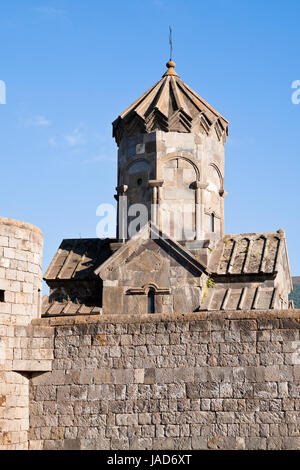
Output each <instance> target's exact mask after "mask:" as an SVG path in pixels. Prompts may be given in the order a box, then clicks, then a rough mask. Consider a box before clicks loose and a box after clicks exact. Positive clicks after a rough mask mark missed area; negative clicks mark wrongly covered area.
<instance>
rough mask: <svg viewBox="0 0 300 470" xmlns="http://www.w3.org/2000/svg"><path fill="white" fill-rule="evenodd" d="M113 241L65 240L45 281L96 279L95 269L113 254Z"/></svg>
mask: <svg viewBox="0 0 300 470" xmlns="http://www.w3.org/2000/svg"><path fill="white" fill-rule="evenodd" d="M113 241H115V240H114V239H109V238H107V239H103V240H101V239H99V238H81V239H65V240H63V241H62V243H61V245H60V247H59V249H58V251H57V252H56V254H55V256H54V258H53V260H52V262H51V264H50V266H49V268H48V270H47V272H46V274H45V276H44V279H45V280H46V281H51V280H66V279H76V280H88V279H95V278H96V275H95V274H94V271H95V269H96V268H98V267H99V266H100V265H101V264H102V263H103V262H104V261H105V260H107V259H108V258H109V257H110V255H111V254H112V251H111V249H110V243H112V242H113Z"/></svg>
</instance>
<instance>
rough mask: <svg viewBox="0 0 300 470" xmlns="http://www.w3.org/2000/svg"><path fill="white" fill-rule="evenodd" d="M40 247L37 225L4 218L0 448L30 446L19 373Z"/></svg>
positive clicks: (25, 385)
mask: <svg viewBox="0 0 300 470" xmlns="http://www.w3.org/2000/svg"><path fill="white" fill-rule="evenodd" d="M42 249H43V236H42V233H41V232H40V230H39V229H38V228H37V227H34V226H33V225H30V224H26V223H24V222H18V221H14V220H10V219H3V218H0V449H26V448H27V447H28V427H29V376H28V374H26V373H23V372H22V373H19V372H17V371H24V370H25V371H26V370H27V368H26V367H24V366H25V364H24V363H23V366H22V364H21V363H20V362H22V361H20V360H21V359H23V357H22V355H24V356H25V355H26V354H27V355H28V357H29V355H30V349H27V348H28V346H29V344H28V343H27V344H26V338H25V337H26V336H27V334H28V331H27V330H26V328H24V327H23V326H22V327H21V325H24V326H26V325H28V324H29V323H30V322H31V320H32V319H33V318H38V316H39V304H40V292H41V282H42ZM22 350H23V351H24V353H23V354H22V353H21V351H22ZM18 361H19V363H18ZM27 365H28V364H27ZM31 365H32V364H31ZM28 370H30V367H29V369H28Z"/></svg>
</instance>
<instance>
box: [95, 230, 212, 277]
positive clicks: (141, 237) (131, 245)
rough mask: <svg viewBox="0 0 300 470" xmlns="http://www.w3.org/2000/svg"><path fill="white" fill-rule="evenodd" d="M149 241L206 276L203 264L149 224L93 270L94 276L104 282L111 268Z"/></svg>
mask: <svg viewBox="0 0 300 470" xmlns="http://www.w3.org/2000/svg"><path fill="white" fill-rule="evenodd" d="M149 239H152V240H153V241H154V242H159V243H160V244H161V245H162V246H163V248H164V249H165V250H166V251H167V252H168V253H169V254H170V255H171V256H172V255H173V256H176V257H177V259H178V258H179V259H181V260H182V262H184V264H185V266H186V267H187V269H188V268H190V269H192V270H193V271H195V272H198V273H199V276H200V275H201V274H202V273H206V274H207V269H206V266H205V265H204V264H202V263H200V262H199V261H198V260H197V259H196V258H195V257H194V256H193V255H192V254H191V253H190V252H189V251H187V250H186V249H185V248H183V247H182V246H181V245H180V244H179V243H177V242H176V241H175V240H172V239H170V238H169V237H168V236H166V235H164V234H163V233H162V232H160V231H159V229H158V228H157V227H156V226H155V225H154V224H152V223H151V222H148V223H147V224H146V225H145V226H144V227H143V228H142V230H140V231H139V232H138V233H137V234H136V235H134V236H133V237H132V238H130V239H129V240H128V241H127V242H125V243H124V244H123V246H122V247H121V248H119V249H118V250H117V251H116V252H115V253H114V254H113V255H112V256H111V257H110V258H108V259H107V260H106V261H105V262H104V263H103V264H101V265H100V266H99V267H98V268H97V269H96V270H95V274H97V275H98V276H100V277H101V279H103V280H105V279H106V277H107V275H108V274H109V272H110V271H111V270H112V269H113V266H115V265H117V266H119V265H120V264H121V263H122V262H125V260H126V258H127V257H128V256H129V255H130V254H131V253H132V252H133V251H134V250H135V249H136V247H137V245H138V244H142V243H143V242H144V241H145V240H149Z"/></svg>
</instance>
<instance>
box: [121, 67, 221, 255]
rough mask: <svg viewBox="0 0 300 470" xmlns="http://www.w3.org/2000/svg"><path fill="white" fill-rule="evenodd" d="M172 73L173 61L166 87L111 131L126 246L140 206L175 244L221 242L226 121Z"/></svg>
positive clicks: (142, 100)
mask: <svg viewBox="0 0 300 470" xmlns="http://www.w3.org/2000/svg"><path fill="white" fill-rule="evenodd" d="M174 67H175V63H174V62H172V61H169V62H168V63H167V71H166V73H165V74H164V75H163V77H162V78H161V80H159V81H158V82H157V83H156V84H155V85H154V86H153V87H152V88H150V90H148V91H147V92H146V93H144V95H143V96H141V98H139V99H138V100H137V101H135V103H133V104H132V105H131V106H130V107H129V108H127V109H126V110H125V111H124V112H123V113H122V114H120V116H119V117H118V119H117V120H116V121H115V122H114V123H113V135H114V137H115V139H116V142H117V144H118V146H119V152H118V187H117V191H118V196H117V198H118V206H119V207H118V209H119V212H118V213H119V218H118V219H119V222H118V237H119V238H120V239H122V240H124V239H126V238H130V236H131V234H132V232H134V229H135V225H134V223H133V222H132V220H133V217H134V216H135V215H136V211H135V209H136V206H135V205H136V204H144V205H145V206H146V207H147V209H148V211H147V214H146V216H145V217H144V220H143V222H145V219H150V217H151V219H152V221H153V222H154V224H156V225H157V226H158V227H159V228H160V230H162V232H163V233H165V234H167V235H169V236H171V237H172V238H173V239H175V240H190V241H196V242H197V241H198V242H199V241H200V240H217V239H220V238H221V237H222V236H223V235H224V197H225V194H226V193H225V191H224V144H225V141H226V136H227V135H228V121H226V119H225V118H224V117H222V116H221V115H220V114H219V113H218V112H217V111H215V110H214V109H213V108H212V107H211V106H209V105H208V104H207V103H206V102H205V101H204V100H203V99H202V98H201V97H200V96H199V95H198V94H197V93H195V92H194V91H193V90H192V89H191V88H190V87H189V86H188V85H186V84H185V83H184V82H183V81H182V80H181V79H180V77H179V76H178V75H177V73H176V71H175V68H174ZM124 196H126V197H124ZM126 203H127V204H126ZM151 205H152V211H151ZM130 208H131V209H130ZM151 212H152V214H151ZM127 214H128V215H127ZM126 222H127V224H126ZM130 223H131V225H130ZM128 228H129V231H128ZM192 245H193V244H190V246H192ZM196 245H197V244H196ZM198 245H199V243H198Z"/></svg>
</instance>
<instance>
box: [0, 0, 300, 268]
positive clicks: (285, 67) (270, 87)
mask: <svg viewBox="0 0 300 470" xmlns="http://www.w3.org/2000/svg"><path fill="white" fill-rule="evenodd" d="M299 15H300V2H299V1H298V0H286V1H284V2H283V1H282V0H263V1H261V0H260V1H259V0H214V2H200V1H198V0H113V1H110V2H108V1H102V0H88V1H86V2H84V1H82V0H56V1H55V0H52V1H50V0H48V1H47V0H26V1H24V0H2V2H1V6H0V41H1V43H0V44H1V56H0V80H3V81H5V83H6V86H7V104H6V105H0V127H1V132H0V135H1V138H0V155H1V175H2V179H1V185H0V214H1V216H2V217H9V218H14V219H18V220H24V221H27V222H31V223H33V224H35V225H37V226H39V227H40V228H41V229H42V231H43V232H44V237H45V251H44V270H45V269H46V267H47V266H48V264H49V262H50V260H51V258H52V256H53V254H54V253H55V251H56V249H57V248H58V246H59V244H60V242H61V240H62V239H63V238H77V237H80V236H81V237H95V236H96V225H97V223H98V221H99V218H98V217H96V208H97V206H98V205H99V204H101V203H114V202H115V201H114V198H113V195H114V194H115V191H114V188H115V186H116V175H117V172H116V161H117V158H116V155H117V147H116V144H115V143H114V141H113V139H112V137H111V122H112V121H113V120H114V119H115V118H116V117H117V116H118V114H119V113H120V112H121V111H123V109H125V108H126V107H127V106H128V105H129V104H131V102H133V101H134V100H135V99H136V98H137V97H139V96H140V95H141V94H142V93H143V92H144V91H146V89H148V88H149V87H150V86H151V85H153V84H154V83H155V82H156V81H157V80H158V79H159V78H160V77H161V75H162V74H163V73H164V71H165V63H166V61H167V60H168V58H169V44H168V27H169V24H171V25H172V26H173V31H174V32H173V36H174V60H175V62H176V64H177V67H176V70H177V72H178V73H179V75H180V77H181V78H182V79H183V80H184V81H185V82H186V83H188V85H190V86H191V87H192V88H193V89H194V90H195V91H197V92H198V93H199V94H200V95H201V96H202V97H203V98H204V99H206V100H207V101H208V102H209V103H210V104H211V105H212V106H214V107H215V108H216V109H217V110H218V111H219V112H220V113H221V114H223V115H224V116H225V117H226V118H227V119H228V120H229V121H230V137H229V139H228V142H227V145H226V175H225V188H226V190H227V191H228V197H227V199H226V203H225V229H226V233H241V232H243V233H244V232H256V231H257V232H260V231H273V230H278V229H279V228H284V229H285V230H286V234H287V240H288V249H289V255H290V261H291V269H292V274H293V275H300V249H299V242H298V234H299V233H300V218H299V216H298V210H299V209H298V207H299V202H298V201H299V179H300V158H299V157H300V155H299V153H300V152H299V148H300V146H299V135H300V132H299V131H300V104H299V105H295V104H293V103H292V100H291V96H292V93H293V91H294V90H292V88H291V85H292V82H293V81H294V80H300V68H299Z"/></svg>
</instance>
